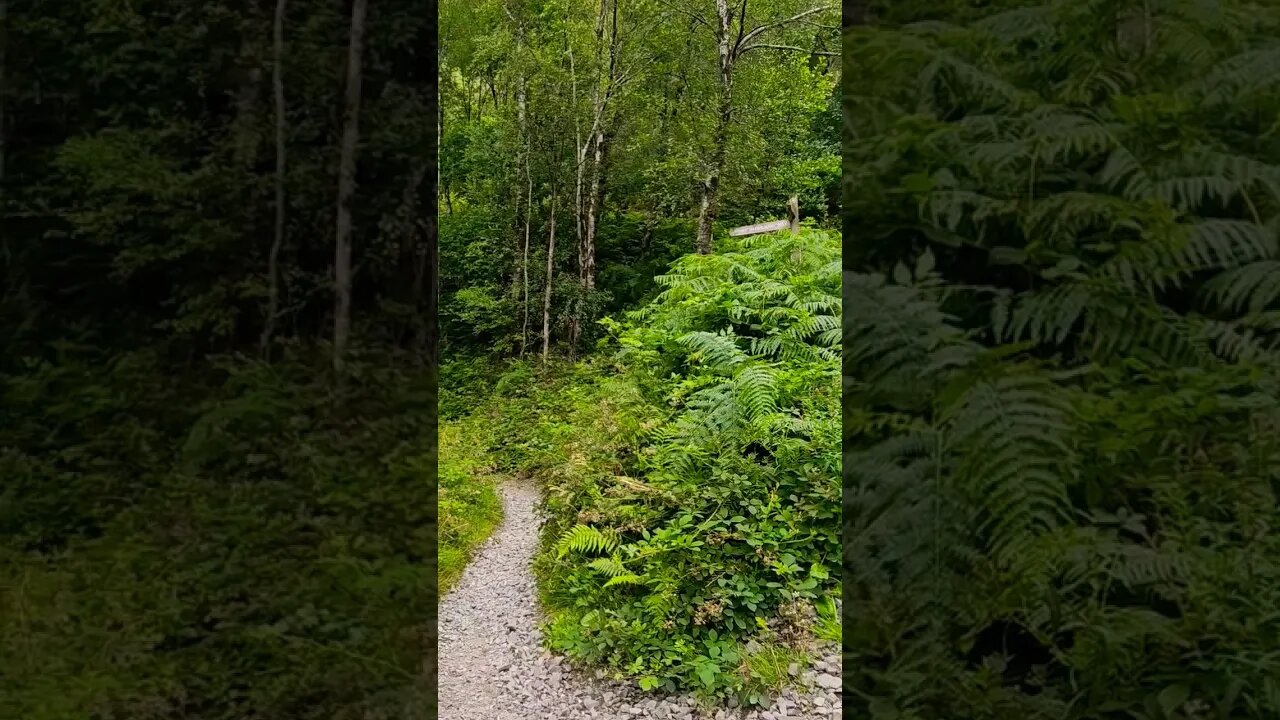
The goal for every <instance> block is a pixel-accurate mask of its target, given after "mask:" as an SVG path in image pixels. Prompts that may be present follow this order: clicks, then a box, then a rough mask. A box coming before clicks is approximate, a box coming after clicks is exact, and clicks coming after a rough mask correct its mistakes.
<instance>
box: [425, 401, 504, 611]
mask: <svg viewBox="0 0 1280 720" xmlns="http://www.w3.org/2000/svg"><path fill="white" fill-rule="evenodd" d="M483 422H484V420H483V418H481V417H472V418H466V419H463V420H461V421H457V422H447V423H445V424H444V425H441V426H440V431H439V434H438V436H437V439H438V443H439V445H438V450H437V452H438V456H439V458H440V463H439V471H438V475H437V480H438V482H439V496H438V502H437V504H436V506H437V509H438V512H439V520H438V525H437V557H438V577H439V581H438V586H437V587H438V590H439V593H440V596H443V595H444V594H445V593H447V592H449V589H450V588H452V587H453V585H454V584H455V583H457V581H458V579H459V578H461V577H462V571H463V569H465V567H466V564H467V561H468V560H469V559H470V558H471V556H472V554H473V552H474V551H475V549H476V548H478V547H479V546H480V544H481V543H483V542H484V541H485V540H486V539H488V537H489V535H490V534H491V533H492V532H493V529H494V528H495V527H497V525H498V523H499V522H500V521H501V520H502V502H501V500H500V499H499V497H498V492H497V488H496V486H497V484H498V483H499V482H501V480H502V478H501V476H495V475H493V474H492V467H491V466H492V463H491V462H490V461H489V460H488V458H487V457H486V455H485V452H484V451H485V448H486V447H487V446H488V444H487V439H486V437H485V430H484V425H483V424H482V423H483Z"/></svg>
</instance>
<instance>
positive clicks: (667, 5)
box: [658, 0, 716, 33]
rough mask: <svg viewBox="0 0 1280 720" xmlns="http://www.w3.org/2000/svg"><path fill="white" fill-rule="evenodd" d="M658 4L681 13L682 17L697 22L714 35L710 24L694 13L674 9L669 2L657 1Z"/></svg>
mask: <svg viewBox="0 0 1280 720" xmlns="http://www.w3.org/2000/svg"><path fill="white" fill-rule="evenodd" d="M658 2H659V4H660V5H662V6H663V7H666V8H667V9H669V10H675V11H676V12H678V13H681V14H682V15H685V16H688V17H689V18H690V19H692V20H695V21H697V22H698V23H699V24H701V25H704V26H706V28H707V29H708V30H710V31H711V32H713V33H714V32H715V31H716V29H715V28H714V27H712V25H711V23H709V22H707V21H706V20H704V19H703V18H702V16H701V15H699V14H697V13H695V12H691V11H689V10H685V9H684V8H681V7H676V6H675V5H672V4H671V3H669V2H665V0H658Z"/></svg>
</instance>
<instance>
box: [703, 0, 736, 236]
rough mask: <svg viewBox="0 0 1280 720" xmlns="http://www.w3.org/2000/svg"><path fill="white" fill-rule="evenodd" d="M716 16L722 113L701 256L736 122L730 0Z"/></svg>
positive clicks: (706, 191)
mask: <svg viewBox="0 0 1280 720" xmlns="http://www.w3.org/2000/svg"><path fill="white" fill-rule="evenodd" d="M716 14H717V16H718V18H719V25H720V27H719V28H718V30H717V40H718V41H719V46H720V112H719V114H718V115H717V117H716V129H715V135H714V136H713V137H712V150H711V173H710V174H709V175H708V176H707V178H706V179H705V180H703V182H702V199H701V201H700V203H699V208H698V238H697V250H698V253H699V254H700V255H707V254H709V253H710V252H711V230H712V227H713V225H714V224H715V221H716V215H717V213H718V212H719V200H720V198H719V193H720V174H721V173H722V172H724V160H725V153H726V150H727V148H726V145H727V144H728V141H729V123H730V122H732V120H733V66H734V62H735V60H736V59H737V58H735V57H734V48H733V40H732V37H731V36H730V33H729V30H730V24H731V23H732V22H733V13H732V11H731V10H730V8H729V2H728V0H716Z"/></svg>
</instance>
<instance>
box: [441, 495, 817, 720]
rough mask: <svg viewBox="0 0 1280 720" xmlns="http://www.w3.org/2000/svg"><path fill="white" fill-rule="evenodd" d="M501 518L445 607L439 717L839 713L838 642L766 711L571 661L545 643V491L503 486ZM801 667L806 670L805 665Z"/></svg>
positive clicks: (605, 719) (774, 717)
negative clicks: (538, 567)
mask: <svg viewBox="0 0 1280 720" xmlns="http://www.w3.org/2000/svg"><path fill="white" fill-rule="evenodd" d="M502 494H503V505H504V508H505V515H504V519H503V522H502V524H501V525H500V526H499V527H498V528H497V530H495V531H494V534H493V536H492V537H491V538H489V540H488V541H487V542H486V543H485V544H484V546H483V547H482V548H481V549H480V551H479V552H478V553H477V554H476V556H475V558H474V559H473V560H472V562H471V564H470V565H469V566H468V567H467V569H466V572H465V573H464V574H463V576H462V579H461V581H460V582H459V583H458V585H457V587H455V588H454V589H453V591H451V592H450V593H449V594H448V595H447V596H445V597H444V599H443V600H442V602H441V604H440V613H439V630H440V645H439V665H438V667H439V682H440V685H439V688H440V689H439V693H440V694H439V717H440V720H637V719H640V720H645V719H650V718H651V719H653V720H694V719H695V718H713V719H718V720H728V719H729V718H742V719H744V720H782V719H783V718H786V719H787V720H835V719H836V718H839V717H840V658H839V655H838V650H837V649H835V648H831V649H830V650H828V651H826V654H825V656H824V657H823V659H822V660H820V661H819V662H818V663H817V664H816V665H815V666H814V668H812V669H811V670H804V671H799V672H798V673H797V681H798V682H797V687H798V688H799V690H790V689H789V690H787V691H786V692H784V693H783V695H781V696H780V697H779V698H777V699H776V700H775V701H774V703H773V705H772V706H771V707H770V708H769V709H767V710H761V709H755V710H751V711H748V712H743V711H741V710H729V709H723V708H721V709H712V710H706V709H700V708H698V706H697V703H696V702H695V701H694V700H693V699H692V698H690V697H683V696H660V695H655V694H653V693H644V692H642V691H640V690H639V689H638V688H634V687H631V686H627V685H622V684H619V683H614V682H611V681H608V680H603V679H598V678H595V677H591V676H586V675H584V674H582V673H579V672H577V671H575V670H573V669H570V668H569V667H568V666H567V664H566V663H565V662H564V661H563V659H562V658H560V657H557V656H552V655H551V654H549V653H548V652H547V651H545V650H544V649H543V647H542V637H541V633H540V631H539V629H538V622H539V619H540V617H539V613H538V609H537V605H536V601H535V598H536V592H535V588H534V579H533V573H532V571H531V570H530V563H531V562H532V559H533V556H534V553H535V551H536V549H537V543H538V526H539V524H540V519H539V518H538V516H537V503H538V489H537V487H536V486H535V485H534V484H533V483H532V482H531V481H528V480H512V481H509V482H507V483H506V485H505V486H504V487H503V488H502ZM797 670H798V668H797Z"/></svg>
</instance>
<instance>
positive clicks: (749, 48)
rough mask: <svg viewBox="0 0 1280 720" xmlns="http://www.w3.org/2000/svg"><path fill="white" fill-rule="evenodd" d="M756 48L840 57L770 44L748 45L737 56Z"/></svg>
mask: <svg viewBox="0 0 1280 720" xmlns="http://www.w3.org/2000/svg"><path fill="white" fill-rule="evenodd" d="M756 48H769V49H772V50H795V51H796V52H802V53H805V54H806V55H821V56H823V57H839V56H840V53H833V52H827V51H826V50H811V49H809V48H802V47H796V46H795V45H773V44H771V43H752V44H751V45H748V46H746V47H744V48H742V49H741V50H739V51H738V54H739V55H741V54H743V53H745V52H746V51H748V50H755V49H756Z"/></svg>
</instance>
